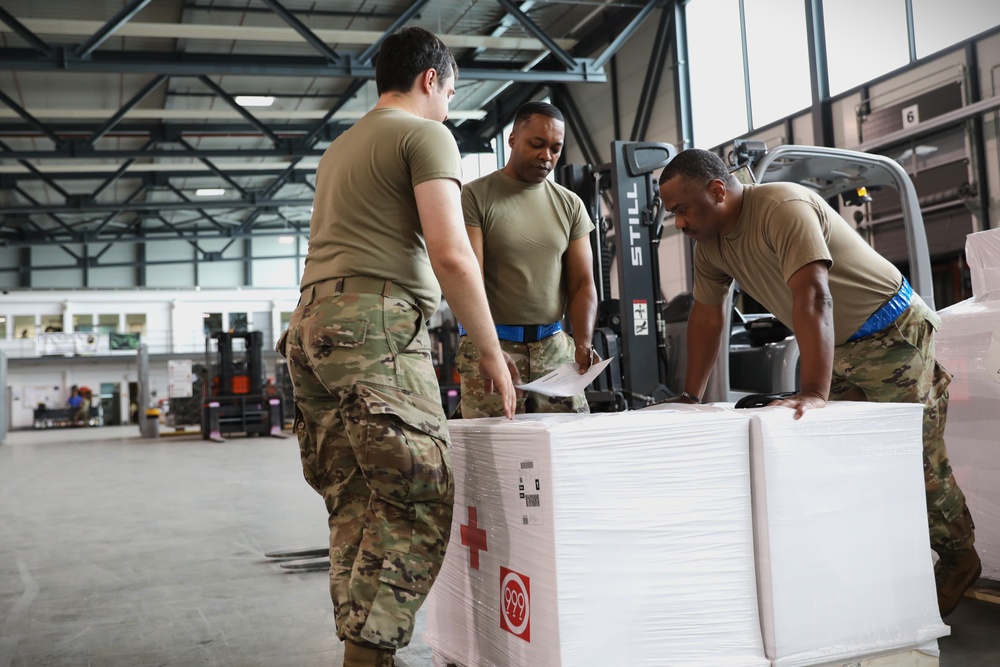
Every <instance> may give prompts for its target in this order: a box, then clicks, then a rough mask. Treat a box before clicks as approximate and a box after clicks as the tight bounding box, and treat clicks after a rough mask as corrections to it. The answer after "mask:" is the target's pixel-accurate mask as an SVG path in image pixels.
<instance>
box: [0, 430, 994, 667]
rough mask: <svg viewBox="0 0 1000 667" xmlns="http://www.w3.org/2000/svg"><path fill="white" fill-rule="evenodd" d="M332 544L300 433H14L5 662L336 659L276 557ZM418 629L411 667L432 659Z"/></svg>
mask: <svg viewBox="0 0 1000 667" xmlns="http://www.w3.org/2000/svg"><path fill="white" fill-rule="evenodd" d="M325 542H326V516H325V511H324V509H323V505H322V503H321V502H320V500H319V498H318V496H316V495H315V494H314V493H313V491H312V490H311V489H309V488H308V487H307V486H306V484H305V482H304V481H303V480H302V476H301V471H300V469H299V463H298V450H297V447H296V444H295V442H294V440H292V439H291V438H288V439H285V440H275V439H262V438H249V439H232V440H229V441H227V442H225V443H221V444H209V443H206V442H204V441H202V440H200V439H198V438H197V437H193V436H184V437H170V438H167V437H164V438H161V439H159V440H156V441H146V440H142V439H140V438H139V437H138V427H136V426H123V427H105V428H91V429H68V430H51V431H34V432H28V431H21V432H14V433H10V434H9V435H8V439H7V443H6V444H4V445H2V446H0V667H46V666H62V665H72V666H76V665H93V666H95V667H98V666H99V667H119V666H120V667H143V666H147V665H149V666H153V665H156V666H169V667H174V666H176V667H196V666H199V665H206V666H207V665H213V666H226V667H244V666H251V665H260V666H265V665H266V666H268V667H284V666H289V667H291V666H293V665H294V666H296V667H310V666H316V667H319V666H323V667H332V666H336V665H339V664H340V656H341V648H340V643H339V642H338V641H337V639H336V637H335V636H334V634H333V617H332V613H331V608H330V600H329V597H328V593H327V586H326V578H325V574H324V573H322V572H304V573H290V572H288V571H286V570H282V569H281V568H280V567H279V566H278V565H277V564H276V563H274V562H272V561H269V560H268V559H267V558H265V557H264V553H265V552H268V551H272V550H276V549H285V548H295V547H299V548H307V547H321V546H322V545H324V544H325ZM948 623H949V625H951V626H952V635H951V636H950V637H947V638H944V639H942V640H941V641H940V646H941V667H987V666H989V667H996V665H998V664H1000V642H997V640H996V639H995V633H996V629H997V628H998V627H1000V605H994V604H991V603H989V602H981V601H978V600H969V599H966V600H964V601H963V602H962V604H961V605H960V607H959V609H958V611H956V612H955V613H954V614H953V615H952V616H950V617H949V618H948ZM420 633H421V628H420V627H418V628H417V632H416V634H415V636H416V637H417V639H415V640H414V642H413V643H412V645H411V646H410V647H408V648H407V649H405V650H404V651H401V652H400V653H399V654H398V656H397V664H398V665H399V666H400V667H429V666H430V665H431V656H430V650H429V649H428V648H427V646H426V645H424V644H423V643H422V642H421V641H420V639H419V635H420ZM668 664H669V660H668V657H667V656H665V658H664V665H668Z"/></svg>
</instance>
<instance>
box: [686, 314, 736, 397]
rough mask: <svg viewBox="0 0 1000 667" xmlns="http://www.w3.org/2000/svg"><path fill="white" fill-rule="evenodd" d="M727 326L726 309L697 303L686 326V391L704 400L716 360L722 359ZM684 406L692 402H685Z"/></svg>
mask: <svg viewBox="0 0 1000 667" xmlns="http://www.w3.org/2000/svg"><path fill="white" fill-rule="evenodd" d="M724 324H725V314H724V306H722V305H718V306H710V305H708V304H705V303H701V302H700V301H695V302H694V305H693V306H692V307H691V315H690V317H689V318H688V326H687V365H686V370H685V371H684V391H685V392H686V393H687V394H689V395H691V396H697V397H699V398H702V397H704V396H705V388H706V387H707V386H708V376H709V375H710V374H711V373H712V366H714V365H715V358H716V357H717V356H719V346H720V345H721V343H722V328H723V325H724ZM682 401H683V402H685V403H687V402H691V401H690V400H689V399H686V398H684V399H682Z"/></svg>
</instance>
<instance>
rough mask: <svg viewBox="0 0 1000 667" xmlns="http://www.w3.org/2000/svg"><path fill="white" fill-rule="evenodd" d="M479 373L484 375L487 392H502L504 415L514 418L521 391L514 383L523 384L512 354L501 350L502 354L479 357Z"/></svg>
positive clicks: (484, 385) (484, 386)
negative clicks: (515, 387)
mask: <svg viewBox="0 0 1000 667" xmlns="http://www.w3.org/2000/svg"><path fill="white" fill-rule="evenodd" d="M479 374H480V375H481V376H482V377H483V389H484V390H485V392H486V393H487V394H493V393H497V394H500V399H501V400H502V401H503V413H504V415H505V416H506V417H507V419H513V418H514V412H515V410H516V409H517V397H518V395H519V394H520V393H521V392H519V391H517V390H516V389H514V385H515V384H521V376H520V374H518V372H517V364H515V363H514V360H513V359H512V358H511V356H510V355H509V354H507V353H506V352H501V353H500V356H494V355H485V354H484V355H482V356H481V357H480V359H479Z"/></svg>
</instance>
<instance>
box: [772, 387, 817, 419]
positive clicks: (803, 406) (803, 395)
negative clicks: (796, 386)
mask: <svg viewBox="0 0 1000 667" xmlns="http://www.w3.org/2000/svg"><path fill="white" fill-rule="evenodd" d="M771 405H781V406H783V407H786V408H792V409H793V410H795V418H796V419H802V415H803V414H805V411H806V410H810V409H813V408H825V407H826V399H825V398H823V397H822V396H820V395H819V394H817V393H815V392H812V391H801V392H799V393H797V394H795V395H794V396H789V397H788V398H782V399H780V400H777V401H774V402H773V403H768V406H771Z"/></svg>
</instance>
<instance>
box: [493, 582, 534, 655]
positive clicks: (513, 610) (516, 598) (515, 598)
mask: <svg viewBox="0 0 1000 667" xmlns="http://www.w3.org/2000/svg"><path fill="white" fill-rule="evenodd" d="M500 627H501V628H502V629H504V630H506V631H507V632H509V633H511V634H512V635H514V636H515V637H520V638H521V639H523V640H524V641H526V642H530V641H531V580H530V579H529V578H528V577H526V576H524V575H523V574H518V573H517V572H514V570H508V569H507V568H505V567H502V566H501V567H500Z"/></svg>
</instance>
